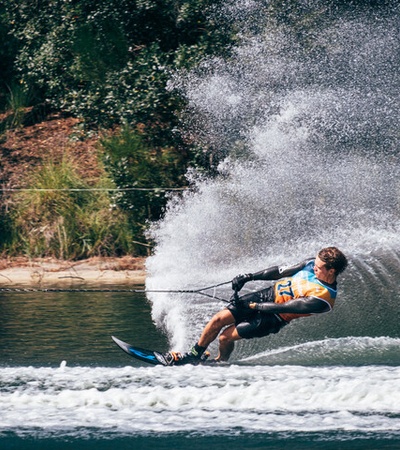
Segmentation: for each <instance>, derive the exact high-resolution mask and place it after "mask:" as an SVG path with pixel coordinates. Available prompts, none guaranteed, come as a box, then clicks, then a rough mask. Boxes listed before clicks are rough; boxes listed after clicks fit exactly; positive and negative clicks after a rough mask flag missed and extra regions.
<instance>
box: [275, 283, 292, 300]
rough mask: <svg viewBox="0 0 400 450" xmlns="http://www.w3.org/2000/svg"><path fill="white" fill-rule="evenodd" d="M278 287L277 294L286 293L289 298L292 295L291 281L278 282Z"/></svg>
mask: <svg viewBox="0 0 400 450" xmlns="http://www.w3.org/2000/svg"><path fill="white" fill-rule="evenodd" d="M277 289H278V295H280V296H283V295H287V296H289V297H291V298H293V297H294V293H293V289H292V282H291V281H290V280H288V281H287V282H286V283H279V284H278V286H277Z"/></svg>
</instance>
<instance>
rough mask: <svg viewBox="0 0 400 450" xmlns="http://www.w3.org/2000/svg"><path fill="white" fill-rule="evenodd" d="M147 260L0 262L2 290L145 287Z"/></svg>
mask: <svg viewBox="0 0 400 450" xmlns="http://www.w3.org/2000/svg"><path fill="white" fill-rule="evenodd" d="M145 280H146V258H145V257H137V258H135V257H131V256H123V257H120V258H111V257H93V258H90V259H85V260H82V261H64V260H57V259H55V258H25V257H17V258H9V259H0V287H3V288H5V287H12V286H21V285H23V286H36V287H38V286H49V285H63V286H65V285H68V286H77V285H80V286H82V285H92V286H93V285H96V284H102V285H104V284H107V285H112V284H113V285H120V284H122V285H126V284H133V285H144V283H145Z"/></svg>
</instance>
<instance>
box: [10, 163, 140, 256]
mask: <svg viewBox="0 0 400 450" xmlns="http://www.w3.org/2000/svg"><path fill="white" fill-rule="evenodd" d="M29 181H30V183H29V185H28V188H27V189H26V190H23V191H19V192H18V193H16V194H15V195H14V198H13V202H14V205H13V206H14V207H13V209H12V211H11V220H12V222H13V231H12V239H11V246H10V247H11V249H12V253H15V254H19V253H22V254H25V255H28V256H54V257H56V258H60V259H79V258H86V257H90V256H99V255H101V256H110V255H123V254H127V253H129V252H130V251H131V250H132V248H133V245H132V235H131V234H130V232H129V226H128V223H127V216H126V215H125V214H124V213H123V212H122V211H120V210H119V209H117V208H115V207H114V206H113V205H112V204H110V197H109V195H108V191H106V190H104V189H110V188H111V187H113V186H112V183H111V182H110V180H108V179H107V178H106V177H103V178H102V179H100V180H99V181H98V183H97V184H96V185H95V186H91V185H89V184H88V183H87V182H86V181H85V180H84V179H82V177H81V176H79V175H78V174H77V173H76V169H75V164H74V162H73V161H71V160H70V159H67V158H64V159H63V160H62V161H60V162H59V163H56V162H54V161H51V160H50V161H47V162H46V163H45V164H44V165H43V166H42V167H39V168H38V169H37V170H35V171H33V172H32V173H31V174H30V176H29ZM31 189H33V190H31ZM93 189H95V190H93Z"/></svg>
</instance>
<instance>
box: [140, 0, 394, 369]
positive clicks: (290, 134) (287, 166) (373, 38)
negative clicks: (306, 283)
mask: <svg viewBox="0 0 400 450" xmlns="http://www.w3.org/2000/svg"><path fill="white" fill-rule="evenodd" d="M320 7H321V3H320V2H318V1H315V2H313V1H312V2H307V4H304V8H305V11H306V10H307V9H308V11H306V12H307V13H309V15H308V17H312V13H317V12H320V11H321V8H320ZM393 8H394V9H393ZM396 12H398V5H394V6H392V9H391V12H390V16H389V15H387V14H384V13H383V14H381V15H379V14H375V15H368V14H367V13H365V12H364V13H362V14H361V13H357V12H355V11H352V12H351V13H349V14H347V15H346V14H344V13H343V14H341V15H340V17H338V18H335V17H334V16H333V15H331V14H330V13H329V9H326V11H325V14H322V15H321V16H319V17H320V19H319V21H318V25H315V24H314V26H313V25H312V24H311V26H308V27H307V29H306V30H304V29H302V28H301V27H300V29H296V32H294V29H293V28H289V27H287V26H286V25H285V24H283V23H279V22H277V21H275V22H274V21H273V19H272V18H271V15H269V14H268V4H264V2H259V1H256V0H255V1H251V2H245V3H244V4H243V2H230V3H228V4H227V6H226V10H225V12H224V13H225V14H229V15H230V17H231V19H232V20H236V21H237V26H238V27H241V37H242V39H241V42H240V44H238V45H237V47H236V48H234V49H233V50H232V55H231V57H230V58H228V59H226V60H223V59H221V58H215V59H209V60H206V61H204V62H203V64H202V65H201V66H200V67H199V68H198V69H197V70H195V71H192V72H190V73H180V74H177V76H176V77H175V78H174V79H173V80H172V81H171V89H179V90H180V91H181V92H182V94H183V95H184V96H185V97H186V98H187V100H188V114H187V117H185V118H184V121H185V129H186V130H188V131H190V133H191V134H192V136H193V135H194V136H196V137H197V139H199V140H201V141H203V143H204V144H205V145H208V146H209V147H210V148H213V149H214V152H215V153H216V154H217V153H218V152H219V153H220V154H223V155H224V157H223V158H222V159H221V162H220V164H219V167H218V171H219V175H218V176H216V177H213V178H210V177H207V176H204V175H201V174H199V173H196V172H195V171H191V172H190V173H189V174H188V178H189V181H190V183H191V186H192V188H191V189H190V190H189V191H188V192H186V193H185V194H184V195H183V196H181V197H171V199H170V202H169V205H168V208H167V212H166V215H165V218H164V219H163V220H162V221H160V222H159V223H157V224H155V225H154V226H153V228H152V231H151V235H152V237H153V239H154V240H155V241H156V251H155V254H154V255H153V256H152V257H151V258H149V260H148V265H147V269H148V272H149V277H148V280H147V288H148V289H152V288H158V289H160V288H164V289H171V288H173V289H176V288H178V289H179V288H180V289H185V288H186V289H187V288H190V289H192V288H199V287H202V286H208V285H210V284H212V283H219V282H222V281H226V280H230V279H232V278H233V277H234V276H235V275H237V274H238V273H246V272H255V271H258V270H261V269H263V268H266V267H268V266H270V265H275V264H282V263H294V262H297V261H299V260H302V259H303V258H305V257H309V256H313V255H314V254H315V253H316V252H317V251H318V250H319V249H320V248H321V247H324V246H327V245H336V246H338V247H339V248H341V249H342V250H343V251H344V252H345V254H346V255H347V256H348V257H349V260H350V265H349V268H348V270H347V271H346V273H345V274H343V275H342V276H341V278H340V280H339V282H340V287H339V297H338V301H337V306H336V308H335V311H334V312H333V313H332V314H330V315H327V316H326V317H318V318H312V319H304V320H303V321H297V322H296V323H293V324H291V325H290V327H286V329H284V330H283V331H282V332H281V333H279V335H277V336H273V337H271V338H267V339H262V340H261V341H258V340H257V342H255V341H248V342H240V345H239V346H238V348H237V350H236V353H235V355H236V356H235V358H236V359H240V358H242V357H245V356H248V355H249V354H250V355H253V356H251V358H252V357H254V355H256V356H255V357H256V358H258V359H259V360H260V361H264V360H265V359H270V358H272V360H274V358H276V355H277V354H279V355H280V357H282V355H285V358H287V360H288V361H290V360H294V361H296V360H297V358H298V356H299V354H300V353H302V352H305V351H306V347H305V346H306V345H308V344H305V342H307V341H314V342H313V343H312V344H311V345H312V346H313V352H312V353H313V354H314V356H313V357H312V358H310V360H309V362H310V364H312V362H313V361H314V362H318V361H328V360H329V352H330V351H332V347H333V348H335V347H337V346H338V345H340V347H341V348H342V349H343V348H344V352H345V353H349V354H351V355H350V356H351V359H352V360H354V358H355V353H357V354H359V351H360V349H359V348H358V349H357V351H354V352H352V351H351V349H352V348H353V347H354V348H357V346H358V344H360V342H361V343H362V342H363V343H364V344H365V343H366V342H367V343H371V342H373V345H372V347H374V348H376V347H378V348H380V347H381V345H382V343H383V342H385V344H383V347H385V345H386V344H388V349H387V351H388V353H385V354H386V357H387V360H391V359H392V358H393V347H394V346H396V345H397V344H398V342H397V336H398V323H399V319H400V316H399V312H398V302H399V294H398V282H397V280H398V277H399V274H400V264H399V263H400V252H399V250H398V249H399V243H400V233H399V231H400V229H399V228H400V226H399V209H400V203H399V198H400V196H399V194H400V183H399V176H398V175H399V171H398V167H399V152H398V148H399V133H398V111H399V107H400V104H399V103H400V102H399V95H398V92H399V87H400V86H399V70H398V54H399V39H398V29H399V25H400V24H399V17H400V16H399V14H396ZM317 16H318V14H317ZM250 18H251V20H250ZM308 25H310V24H308ZM259 286H260V285H257V284H255V283H254V284H253V285H250V286H249V287H248V288H249V289H256V288H257V287H259ZM246 287H247V286H246ZM218 292H219V294H220V295H222V296H225V298H229V296H230V294H231V291H229V288H226V289H223V288H221V289H220V290H219V291H218ZM149 295H150V294H149ZM149 298H150V301H151V303H152V314H153V319H154V321H155V323H156V324H157V326H159V327H161V328H163V329H164V330H165V332H166V333H167V334H168V336H169V338H170V343H171V347H173V348H175V349H176V350H186V348H187V346H188V345H191V344H192V342H193V341H194V340H195V339H196V338H197V337H198V334H199V332H200V330H201V329H202V327H203V326H204V324H205V323H206V321H207V320H208V319H209V318H210V317H211V315H212V314H213V313H214V312H215V311H217V310H218V309H220V308H221V307H222V306H223V305H222V304H221V303H218V302H217V301H210V300H205V299H203V298H200V297H199V296H196V295H169V294H163V295H161V294H151V296H150V297H149ZM348 336H353V337H355V338H357V337H358V338H357V339H362V338H363V339H366V341H365V340H364V341H362V340H361V341H360V340H357V339H355V340H353V339H351V338H348ZM382 336H386V337H387V339H388V341H381V340H380V339H386V338H384V337H382ZM326 339H328V343H329V344H328V345H327V344H326ZM348 339H349V340H348ZM370 339H372V341H371V340H370ZM375 339H378V340H375ZM393 339H394V340H393ZM364 344H362V345H361V346H363V345H364ZM287 347H288V348H289V350H288V349H287ZM327 347H330V349H329V348H327ZM366 347H367V348H369V347H368V345H366ZM266 348H267V350H268V351H269V353H268V358H266V357H265V356H263V355H264V353H263V352H264V351H265V349H266ZM274 349H279V350H278V351H277V352H278V353H276V352H275V353H274V352H272V353H271V351H272V350H274ZM325 351H327V352H328V356H323V353H324V352H325ZM333 351H334V350H333ZM363 351H365V352H367V353H368V351H369V350H365V349H364V350H363V349H361V354H362V353H363ZM385 351H386V350H385ZM377 352H378V353H379V350H377ZM315 353H317V356H315ZM318 354H319V356H318ZM274 355H275V356H274ZM300 359H301V361H302V364H304V359H302V358H300ZM339 359H340V360H342V359H343V358H342V357H340V358H339ZM383 359H385V358H383ZM395 360H396V361H397V363H398V358H395ZM281 361H282V360H281ZM361 362H362V357H361Z"/></svg>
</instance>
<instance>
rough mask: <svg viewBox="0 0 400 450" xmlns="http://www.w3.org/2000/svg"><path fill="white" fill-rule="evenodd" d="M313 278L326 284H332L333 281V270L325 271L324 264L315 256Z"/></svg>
mask: <svg viewBox="0 0 400 450" xmlns="http://www.w3.org/2000/svg"><path fill="white" fill-rule="evenodd" d="M314 273H315V276H316V277H317V278H318V279H319V280H321V281H325V282H326V283H333V282H334V281H335V278H336V277H335V269H327V268H326V266H325V263H324V262H323V261H322V260H321V259H320V258H319V257H318V256H317V257H316V258H315V263H314Z"/></svg>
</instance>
